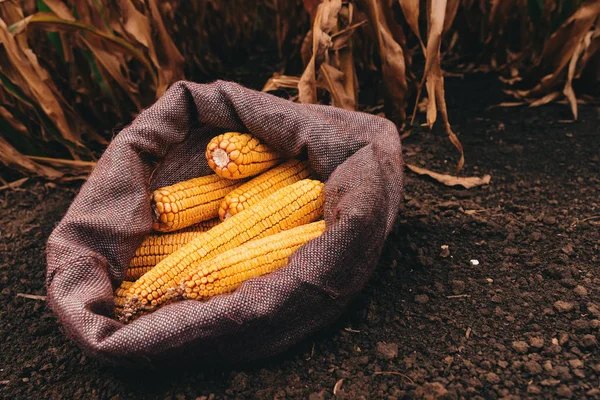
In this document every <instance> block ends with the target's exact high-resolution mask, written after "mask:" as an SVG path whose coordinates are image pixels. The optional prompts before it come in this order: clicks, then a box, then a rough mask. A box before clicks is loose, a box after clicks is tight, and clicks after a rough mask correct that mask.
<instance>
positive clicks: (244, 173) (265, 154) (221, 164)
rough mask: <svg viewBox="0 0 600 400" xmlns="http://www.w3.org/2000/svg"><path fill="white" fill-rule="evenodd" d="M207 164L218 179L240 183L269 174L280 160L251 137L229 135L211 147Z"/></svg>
mask: <svg viewBox="0 0 600 400" xmlns="http://www.w3.org/2000/svg"><path fill="white" fill-rule="evenodd" d="M206 161H208V166H209V167H211V168H212V169H213V171H215V172H216V174H217V175H219V176H222V177H223V178H227V179H239V178H246V177H249V176H254V175H258V174H260V173H261V172H264V171H266V170H268V169H269V168H271V167H272V166H274V165H276V164H277V163H279V162H280V161H281V156H280V155H279V154H278V153H277V152H275V151H273V150H272V149H271V148H270V147H269V146H267V145H265V144H263V143H261V142H260V141H259V140H258V139H257V138H255V137H253V136H252V135H250V134H248V133H239V132H226V133H224V134H222V135H219V136H217V137H215V138H213V139H212V140H211V141H210V142H209V143H208V146H206Z"/></svg>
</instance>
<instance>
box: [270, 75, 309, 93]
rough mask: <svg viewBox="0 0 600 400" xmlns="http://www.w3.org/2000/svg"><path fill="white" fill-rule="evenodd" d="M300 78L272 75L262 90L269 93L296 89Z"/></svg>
mask: <svg viewBox="0 0 600 400" xmlns="http://www.w3.org/2000/svg"><path fill="white" fill-rule="evenodd" d="M299 81H300V78H298V77H297V76H289V75H281V74H278V73H275V74H273V76H272V77H271V78H269V80H268V81H267V83H265V85H264V86H263V88H262V91H263V92H269V91H271V90H277V89H298V82H299Z"/></svg>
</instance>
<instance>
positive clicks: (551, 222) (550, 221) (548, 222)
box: [542, 215, 556, 225]
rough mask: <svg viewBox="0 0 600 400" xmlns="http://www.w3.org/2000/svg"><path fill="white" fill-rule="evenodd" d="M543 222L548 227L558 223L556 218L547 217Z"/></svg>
mask: <svg viewBox="0 0 600 400" xmlns="http://www.w3.org/2000/svg"><path fill="white" fill-rule="evenodd" d="M542 222H543V223H544V224H546V225H554V224H555V223H556V218H554V217H552V216H549V215H547V216H545V217H544V219H543V220H542Z"/></svg>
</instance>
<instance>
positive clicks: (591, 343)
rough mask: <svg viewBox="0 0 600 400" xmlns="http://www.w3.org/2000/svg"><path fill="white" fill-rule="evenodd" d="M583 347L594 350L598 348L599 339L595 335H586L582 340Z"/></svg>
mask: <svg viewBox="0 0 600 400" xmlns="http://www.w3.org/2000/svg"><path fill="white" fill-rule="evenodd" d="M581 345H582V346H583V347H584V348H586V349H589V348H592V347H596V346H598V339H596V336H594V335H585V336H584V337H582V338H581Z"/></svg>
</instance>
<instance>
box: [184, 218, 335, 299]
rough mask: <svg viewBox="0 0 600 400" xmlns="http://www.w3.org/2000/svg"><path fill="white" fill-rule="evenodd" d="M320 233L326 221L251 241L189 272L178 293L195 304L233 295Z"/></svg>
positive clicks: (273, 269)
mask: <svg viewBox="0 0 600 400" xmlns="http://www.w3.org/2000/svg"><path fill="white" fill-rule="evenodd" d="M323 232H325V221H318V222H313V223H312V224H306V225H301V226H298V227H296V228H293V229H290V230H287V231H283V232H279V233H277V234H275V235H271V236H267V237H264V238H262V239H258V240H252V241H250V242H248V243H245V244H243V245H241V246H238V247H236V248H234V249H231V250H228V251H226V252H224V253H221V254H219V255H217V256H216V257H213V258H212V259H210V261H208V262H202V263H200V264H199V265H198V266H196V267H194V268H192V269H191V270H190V271H188V272H187V273H186V275H185V276H184V278H183V281H182V283H181V287H180V291H181V292H182V293H183V297H184V298H186V299H197V300H206V299H208V298H209V297H212V296H216V295H219V294H223V293H230V292H233V291H234V290H235V289H236V288H237V287H238V286H240V285H241V284H242V282H244V281H246V280H248V279H250V278H254V277H257V276H261V275H265V274H268V273H270V272H273V271H275V270H276V269H278V268H281V267H283V266H284V265H286V264H287V259H288V257H289V256H290V255H291V254H292V253H293V252H294V251H296V250H297V249H298V248H299V247H300V246H302V245H304V244H305V243H306V242H308V241H309V240H312V239H314V238H316V237H318V236H320V235H321V234H322V233H323Z"/></svg>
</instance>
